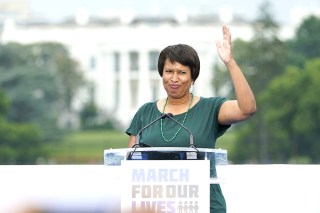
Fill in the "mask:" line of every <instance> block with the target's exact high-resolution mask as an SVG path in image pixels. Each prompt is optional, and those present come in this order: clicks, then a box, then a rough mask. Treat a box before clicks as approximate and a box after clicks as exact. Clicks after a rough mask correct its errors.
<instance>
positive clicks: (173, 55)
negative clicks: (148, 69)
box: [158, 44, 200, 81]
mask: <svg viewBox="0 0 320 213" xmlns="http://www.w3.org/2000/svg"><path fill="white" fill-rule="evenodd" d="M166 59H169V60H170V62H171V63H174V62H178V63H180V64H182V65H184V66H188V67H189V68H190V70H191V78H192V80H193V81H196V79H197V78H198V76H199V73H200V60H199V56H198V53H197V52H196V51H195V50H194V49H193V48H192V47H191V46H189V45H186V44H177V45H171V46H168V47H166V48H164V49H163V50H162V51H161V52H160V55H159V59H158V72H159V74H160V76H161V77H162V75H163V67H164V63H165V61H166Z"/></svg>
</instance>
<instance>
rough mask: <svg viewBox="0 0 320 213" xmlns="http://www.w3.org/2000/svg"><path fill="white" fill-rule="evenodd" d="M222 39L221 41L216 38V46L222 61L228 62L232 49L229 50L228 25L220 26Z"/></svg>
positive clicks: (229, 34) (231, 56)
mask: <svg viewBox="0 0 320 213" xmlns="http://www.w3.org/2000/svg"><path fill="white" fill-rule="evenodd" d="M222 32H223V39H222V41H218V40H216V46H217V50H218V54H219V56H220V58H221V60H222V61H223V62H224V63H229V62H230V61H232V60H233V55H232V50H231V33H230V30H229V27H228V26H226V25H224V26H223V27H222Z"/></svg>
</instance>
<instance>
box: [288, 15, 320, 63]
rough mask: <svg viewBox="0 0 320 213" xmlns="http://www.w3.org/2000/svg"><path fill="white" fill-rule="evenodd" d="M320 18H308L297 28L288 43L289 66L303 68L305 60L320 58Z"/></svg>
mask: <svg viewBox="0 0 320 213" xmlns="http://www.w3.org/2000/svg"><path fill="white" fill-rule="evenodd" d="M319 38H320V18H319V17H316V16H313V15H311V16H309V17H307V18H306V19H305V20H304V21H303V22H302V23H301V25H300V26H299V27H298V28H297V30H296V32H295V36H294V37H293V38H292V39H291V40H289V41H287V42H286V43H287V46H288V49H289V51H288V52H289V53H290V54H289V55H288V64H292V65H295V66H299V67H303V66H304V63H305V60H309V59H312V58H317V57H319V56H320V39H319Z"/></svg>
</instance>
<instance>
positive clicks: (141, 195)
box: [104, 147, 228, 213]
mask: <svg viewBox="0 0 320 213" xmlns="http://www.w3.org/2000/svg"><path fill="white" fill-rule="evenodd" d="M227 164H228V158H227V151H226V150H223V149H207V148H193V147H191V148H189V147H137V148H124V149H109V150H104V165H105V166H113V167H114V166H118V167H120V168H121V170H122V173H121V177H120V178H121V183H122V186H121V189H119V190H121V209H122V212H126V213H127V212H139V211H148V212H201V213H206V212H208V213H209V206H210V202H209V199H210V189H209V188H210V187H209V186H210V184H218V183H220V182H221V180H220V179H219V176H218V174H217V170H216V167H217V166H225V165H227Z"/></svg>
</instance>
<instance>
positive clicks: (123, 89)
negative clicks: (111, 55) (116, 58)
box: [117, 51, 132, 125]
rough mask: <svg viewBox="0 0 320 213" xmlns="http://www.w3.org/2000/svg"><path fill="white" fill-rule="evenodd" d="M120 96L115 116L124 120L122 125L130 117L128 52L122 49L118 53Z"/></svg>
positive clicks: (129, 119) (126, 123) (127, 122)
mask: <svg viewBox="0 0 320 213" xmlns="http://www.w3.org/2000/svg"><path fill="white" fill-rule="evenodd" d="M120 61H121V66H120V73H119V84H120V93H119V95H120V97H119V108H118V109H117V117H118V119H119V120H121V121H124V125H128V124H129V123H130V121H131V119H132V115H131V100H132V99H131V97H130V94H131V93H130V73H129V68H130V67H129V52H127V51H122V52H121V53H120Z"/></svg>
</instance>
